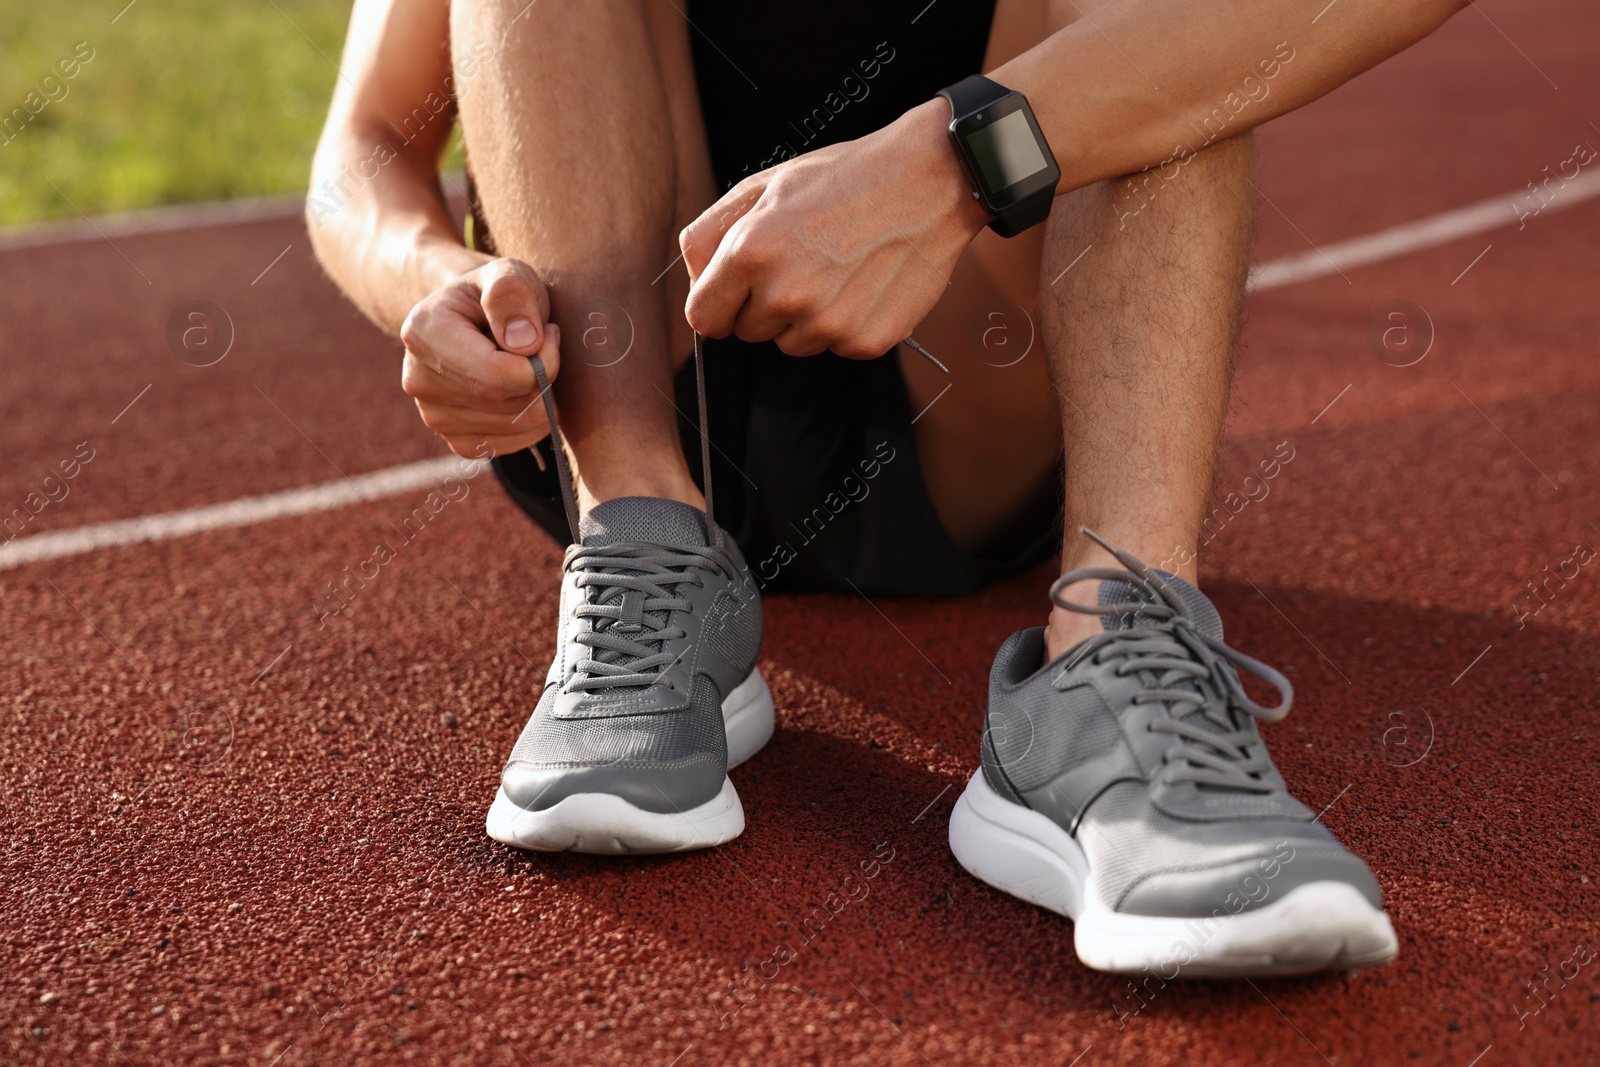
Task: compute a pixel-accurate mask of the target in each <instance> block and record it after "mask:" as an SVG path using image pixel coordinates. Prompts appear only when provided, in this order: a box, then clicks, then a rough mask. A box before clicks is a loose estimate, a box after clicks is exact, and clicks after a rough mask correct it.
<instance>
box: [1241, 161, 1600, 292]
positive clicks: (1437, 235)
mask: <svg viewBox="0 0 1600 1067" xmlns="http://www.w3.org/2000/svg"><path fill="white" fill-rule="evenodd" d="M1596 196H1600V171H1591V172H1590V173H1588V174H1579V175H1578V176H1577V177H1575V178H1572V179H1570V180H1569V181H1568V182H1567V184H1566V185H1564V186H1562V187H1561V188H1560V189H1559V190H1557V191H1556V192H1555V194H1554V195H1553V196H1552V197H1551V199H1550V200H1547V201H1543V202H1542V204H1543V206H1542V207H1541V206H1540V204H1541V201H1539V200H1535V199H1533V194H1532V193H1530V192H1527V191H1519V192H1515V193H1508V194H1506V195H1505V196H1497V197H1494V198H1492V199H1489V200H1484V201H1481V202H1479V203H1476V204H1471V205H1469V206H1467V207H1463V208H1456V209H1455V210H1454V211H1445V212H1441V213H1440V214H1438V215H1429V216H1428V217H1427V218H1425V219H1418V220H1417V221H1415V222H1407V223H1405V224H1404V225H1400V226H1395V227H1392V228H1390V229H1387V230H1380V231H1378V232H1377V233H1373V234H1368V235H1367V236H1366V237H1356V238H1353V239H1351V240H1349V241H1340V242H1339V243H1338V244H1332V245H1327V246H1325V247H1323V248H1322V249H1321V250H1320V251H1319V250H1316V249H1313V250H1312V251H1310V252H1304V253H1301V254H1300V255H1297V256H1287V257H1285V258H1283V259H1275V260H1273V261H1272V262H1270V263H1261V264H1258V265H1256V266H1255V267H1253V268H1251V270H1250V290H1251V291H1252V292H1259V291H1260V290H1262V289H1278V288H1281V287H1282V286H1285V285H1293V284H1295V283H1296V282H1307V281H1310V280H1311V279H1313V278H1321V277H1324V276H1326V275H1329V274H1337V273H1339V272H1340V271H1342V270H1344V269H1347V268H1352V267H1361V266H1365V265H1366V264H1368V263H1377V262H1379V261H1380V260H1385V259H1393V258H1394V257H1395V256H1403V255H1405V254H1407V253H1409V252H1420V251H1422V250H1423V249H1424V248H1433V247H1435V246H1436V245H1442V244H1448V243H1449V242H1451V241H1455V240H1459V239H1460V238H1462V237H1468V236H1470V235H1472V234H1475V233H1483V232H1484V231H1485V230H1497V229H1499V228H1500V227H1502V226H1509V225H1511V224H1512V223H1513V222H1517V221H1519V220H1521V219H1522V218H1523V217H1524V216H1527V217H1528V218H1530V219H1531V218H1532V215H1533V214H1534V213H1537V214H1544V213H1546V212H1550V211H1560V210H1562V209H1563V208H1569V207H1575V206H1577V205H1578V204H1581V203H1582V202H1583V201H1585V200H1591V199H1593V198H1594V197H1596Z"/></svg>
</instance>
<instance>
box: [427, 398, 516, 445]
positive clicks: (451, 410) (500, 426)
mask: <svg viewBox="0 0 1600 1067" xmlns="http://www.w3.org/2000/svg"><path fill="white" fill-rule="evenodd" d="M417 413H418V414H420V415H421V416H422V423H423V425H424V426H426V427H427V428H428V429H430V430H432V431H433V432H434V433H436V434H440V435H442V436H445V437H454V436H460V435H463V434H489V435H491V436H497V437H498V436H512V435H525V434H534V435H535V436H536V437H543V436H544V434H545V431H546V430H547V429H548V427H547V426H546V425H545V415H544V406H543V405H542V404H540V403H539V398H538V397H537V396H533V397H529V398H528V402H527V403H526V404H524V405H523V406H522V407H521V408H519V409H518V410H516V411H511V412H498V411H480V410H479V409H477V408H468V407H457V406H456V405H453V404H436V403H433V402H432V401H427V400H419V401H417Z"/></svg>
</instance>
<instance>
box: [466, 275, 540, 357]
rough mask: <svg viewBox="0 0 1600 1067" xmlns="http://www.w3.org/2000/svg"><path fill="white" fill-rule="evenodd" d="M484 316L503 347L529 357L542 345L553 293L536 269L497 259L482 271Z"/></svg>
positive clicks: (480, 282) (480, 279) (481, 283)
mask: <svg viewBox="0 0 1600 1067" xmlns="http://www.w3.org/2000/svg"><path fill="white" fill-rule="evenodd" d="M478 273H479V275H480V278H479V284H480V285H481V286H482V296H481V298H480V300H481V302H482V304H483V312H484V315H485V316H486V317H487V318H488V320H489V330H490V332H492V333H493V334H494V338H495V340H496V341H497V342H498V343H499V345H500V347H501V348H503V349H504V350H506V351H507V352H511V353H514V354H516V355H519V356H530V355H532V354H533V353H534V352H535V351H537V350H538V348H539V345H540V344H541V343H542V342H543V340H544V337H543V333H544V323H545V320H547V319H548V318H549V317H550V294H549V293H548V292H547V291H546V289H545V287H544V282H543V281H541V280H540V279H539V276H538V275H537V274H535V273H534V271H533V268H532V267H530V266H528V265H527V264H526V263H524V262H522V261H521V260H517V259H497V260H495V261H494V262H492V263H490V264H488V265H487V266H484V267H481V268H479V271H478Z"/></svg>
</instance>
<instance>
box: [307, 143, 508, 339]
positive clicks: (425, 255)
mask: <svg viewBox="0 0 1600 1067" xmlns="http://www.w3.org/2000/svg"><path fill="white" fill-rule="evenodd" d="M392 140H393V138H387V137H385V136H384V135H383V134H382V133H379V132H372V131H361V130H358V129H353V128H352V129H347V130H335V129H331V128H330V130H329V131H328V132H327V133H326V134H325V135H324V137H323V140H322V143H321V144H320V145H319V146H318V149H317V155H316V160H315V162H314V163H313V165H312V176H311V191H310V194H309V196H308V197H307V201H306V228H307V230H308V231H309V233H310V235H311V244H312V247H313V249H315V251H316V254H317V259H318V260H319V261H320V262H321V263H322V266H323V269H324V270H326V271H327V272H328V275H329V276H330V277H332V278H333V280H334V281H335V282H336V283H337V284H338V285H339V287H340V288H341V289H343V290H344V292H345V294H346V295H347V296H349V297H350V299H351V300H352V301H353V302H354V303H355V305H356V306H357V307H359V308H360V309H361V310H362V311H363V312H364V313H365V314H366V315H367V317H368V318H370V319H372V321H373V322H375V323H377V324H378V325H379V326H380V327H382V328H383V329H385V330H387V331H388V332H389V333H392V334H394V333H398V332H399V330H400V324H401V323H402V322H404V321H405V317H406V315H407V314H408V313H409V312H410V311H411V309H412V308H413V307H414V306H415V305H416V304H417V302H418V301H420V300H422V298H423V297H425V296H427V295H428V294H429V293H431V292H433V291H434V290H436V289H438V288H439V287H440V286H442V285H444V284H445V283H446V282H448V281H450V280H451V279H452V278H455V277H456V276H457V275H459V274H461V273H463V272H465V271H469V270H472V269H474V268H475V267H478V266H480V265H482V264H483V263H486V262H488V261H489V259H490V258H491V257H489V256H487V255H485V254H483V253H481V252H474V251H472V250H471V249H468V248H467V247H466V246H465V245H464V244H463V243H462V239H461V235H460V233H459V231H457V230H456V228H455V226H454V225H453V223H452V221H451V219H450V215H449V213H448V212H447V211H446V210H445V205H444V200H443V196H442V193H441V191H440V187H439V179H438V173H437V170H436V168H435V165H434V161H433V160H432V159H430V158H426V157H425V156H423V155H422V154H421V153H418V152H415V151H406V150H405V149H404V148H402V150H401V151H400V152H395V151H394V150H393V149H392V148H391V147H390V144H391V142H392Z"/></svg>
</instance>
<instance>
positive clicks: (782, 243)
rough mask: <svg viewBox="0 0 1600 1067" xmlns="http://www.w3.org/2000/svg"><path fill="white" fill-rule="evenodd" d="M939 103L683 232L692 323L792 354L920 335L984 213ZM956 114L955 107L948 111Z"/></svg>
mask: <svg viewBox="0 0 1600 1067" xmlns="http://www.w3.org/2000/svg"><path fill="white" fill-rule="evenodd" d="M943 107H944V103H943V101H935V102H934V103H932V104H924V105H922V106H921V107H918V108H916V109H914V110H912V111H910V112H908V113H907V114H906V115H905V116H903V117H902V118H901V119H899V120H898V121H897V122H895V123H894V124H893V125H891V126H888V127H886V128H885V129H882V130H880V131H878V132H877V133H874V134H871V135H870V136H867V137H863V138H861V139H860V140H857V141H850V142H847V143H844V144H838V145H832V146H830V147H828V148H822V149H818V150H817V151H815V152H810V153H807V154H806V155H803V156H800V157H799V158H797V159H792V160H789V161H788V162H785V163H780V164H779V165H778V166H776V167H773V168H771V169H769V170H765V171H762V172H761V173H760V174H755V175H752V176H751V177H749V178H747V179H745V180H744V181H742V182H740V183H739V184H738V185H736V186H734V188H733V189H731V190H730V191H729V192H728V194H727V195H726V196H724V197H723V198H722V199H721V200H719V201H718V202H717V203H715V204H713V205H712V206H711V207H710V208H709V209H708V210H707V211H706V212H705V213H704V214H703V215H701V216H700V217H699V218H698V219H696V220H695V221H694V222H693V223H692V224H691V225H690V226H689V227H688V228H687V229H686V230H684V231H683V233H682V234H681V235H680V238H679V240H680V242H681V243H682V246H683V255H684V261H685V262H686V263H687V264H688V267H689V277H690V279H691V280H692V282H693V287H692V288H691V289H690V292H689V303H688V306H687V308H686V309H685V311H686V314H687V316H688V319H689V325H691V326H693V327H694V328H695V329H696V330H698V331H699V332H700V333H701V334H703V335H705V336H707V337H726V336H727V335H728V334H730V333H731V334H734V335H735V336H737V337H739V338H740V339H742V340H745V341H767V340H774V339H776V341H777V344H778V347H779V348H780V349H782V350H783V351H784V352H787V353H788V354H789V355H792V356H814V355H816V354H818V353H819V352H823V351H825V350H828V349H831V350H833V351H834V352H837V353H838V354H839V355H841V356H848V357H850V358H852V359H876V358H877V357H879V356H882V355H884V354H885V353H887V352H889V351H891V350H892V349H893V348H894V346H895V345H896V344H898V343H899V342H900V341H902V340H904V339H905V338H906V337H908V336H910V334H911V331H912V330H913V329H914V328H915V327H916V325H917V323H919V322H921V321H922V319H923V317H924V316H926V315H927V314H928V312H929V311H931V310H932V309H933V305H934V304H935V303H937V302H938V300H939V297H940V296H941V295H942V294H943V293H944V290H945V287H946V286H947V285H949V284H950V275H951V272H952V271H953V270H954V269H955V264H956V260H957V259H959V258H960V256H961V253H962V251H963V250H964V249H965V248H966V247H967V245H968V243H970V242H971V240H972V238H973V236H974V235H976V234H977V232H978V231H979V230H980V229H982V227H983V226H984V224H985V223H986V222H987V221H988V216H987V215H986V214H985V213H984V211H983V209H982V208H981V207H979V206H978V205H977V204H976V203H975V202H974V201H973V199H972V188H971V186H970V185H969V184H968V182H967V180H966V176H965V175H964V174H963V173H962V171H961V167H960V164H959V163H958V162H957V160H956V156H955V153H954V151H953V150H952V149H951V147H950V144H949V141H948V139H947V137H946V134H945V123H946V121H947V119H946V118H944V117H942V116H941V112H940V108H943ZM945 113H946V114H947V113H948V108H945Z"/></svg>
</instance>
